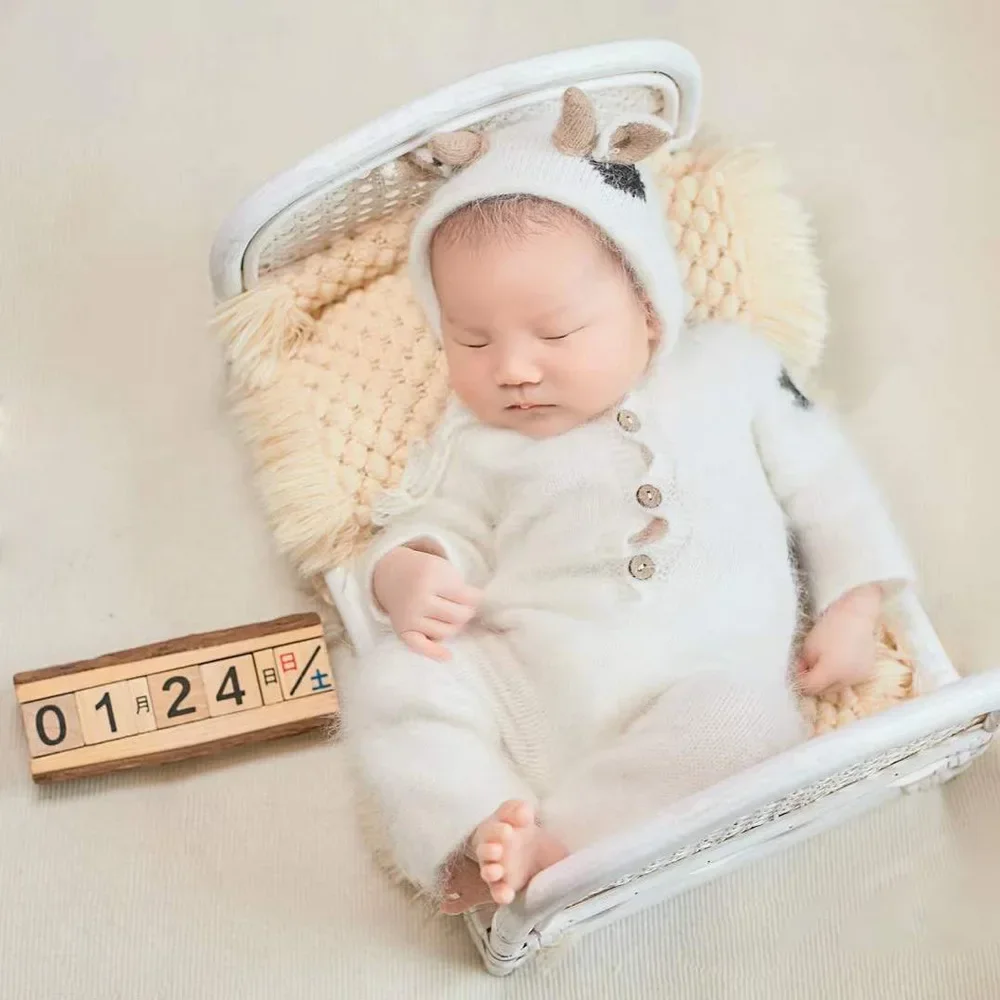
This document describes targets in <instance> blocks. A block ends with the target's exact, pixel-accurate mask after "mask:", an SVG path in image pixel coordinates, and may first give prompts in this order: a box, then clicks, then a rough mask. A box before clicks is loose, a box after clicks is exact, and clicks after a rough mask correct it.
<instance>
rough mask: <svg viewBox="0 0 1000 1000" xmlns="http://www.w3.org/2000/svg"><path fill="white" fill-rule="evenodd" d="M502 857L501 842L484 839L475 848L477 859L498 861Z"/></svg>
mask: <svg viewBox="0 0 1000 1000" xmlns="http://www.w3.org/2000/svg"><path fill="white" fill-rule="evenodd" d="M502 857H503V844H500V843H497V842H496V841H485V842H483V843H482V844H480V845H479V846H478V847H477V848H476V860H477V861H499V860H500V859H501V858H502Z"/></svg>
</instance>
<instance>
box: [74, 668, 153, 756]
mask: <svg viewBox="0 0 1000 1000" xmlns="http://www.w3.org/2000/svg"><path fill="white" fill-rule="evenodd" d="M76 710H77V712H78V713H79V715H80V726H81V728H82V729H83V740H84V742H85V743H103V742H104V741H105V740H120V739H122V738H124V737H125V736H134V735H135V734H136V733H137V732H138V731H139V727H138V725H137V723H136V705H135V702H134V701H133V700H132V688H131V686H130V684H129V682H128V681H118V682H117V683H115V684H107V685H104V686H102V687H95V688H87V689H85V690H83V691H77V692H76Z"/></svg>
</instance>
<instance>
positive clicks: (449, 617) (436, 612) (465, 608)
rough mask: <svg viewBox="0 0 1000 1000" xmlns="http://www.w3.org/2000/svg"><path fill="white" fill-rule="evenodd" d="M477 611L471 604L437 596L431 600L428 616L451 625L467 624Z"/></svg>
mask: <svg viewBox="0 0 1000 1000" xmlns="http://www.w3.org/2000/svg"><path fill="white" fill-rule="evenodd" d="M475 613H476V609H475V608H474V607H472V606H471V605H469V604H458V603H456V602H455V601H449V600H447V599H446V598H444V597H436V598H435V599H434V600H433V601H431V604H430V608H429V609H428V611H427V617H428V618H433V619H436V620H437V621H439V622H447V623H448V624H449V625H465V624H467V623H468V621H469V619H470V618H472V616H473V615H474V614H475Z"/></svg>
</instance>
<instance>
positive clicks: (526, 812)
mask: <svg viewBox="0 0 1000 1000" xmlns="http://www.w3.org/2000/svg"><path fill="white" fill-rule="evenodd" d="M496 816H497V819H501V820H503V821H504V822H505V823H509V824H510V825H511V826H515V827H523V826H531V825H532V824H533V823H534V822H535V811H534V809H532V808H531V806H529V805H528V803H527V802H524V801H523V800H521V799H508V800H507V801H506V802H504V804H503V805H502V806H500V808H499V809H498V810H497V811H496Z"/></svg>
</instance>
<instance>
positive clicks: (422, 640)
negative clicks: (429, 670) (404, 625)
mask: <svg viewBox="0 0 1000 1000" xmlns="http://www.w3.org/2000/svg"><path fill="white" fill-rule="evenodd" d="M399 638H400V639H402V640H403V642H405V643H406V645H407V646H409V647H410V649H412V650H413V652H415V653H420V654H421V656H426V657H428V658H429V659H431V660H437V661H438V662H439V663H443V662H444V661H445V660H450V659H451V652H450V650H448V649H446V648H445V647H444V646H442V645H441V644H440V643H439V642H433V641H432V640H430V639H428V638H427V636H426V635H424V634H423V633H422V632H416V631H413V630H409V631H406V632H400V633H399Z"/></svg>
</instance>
